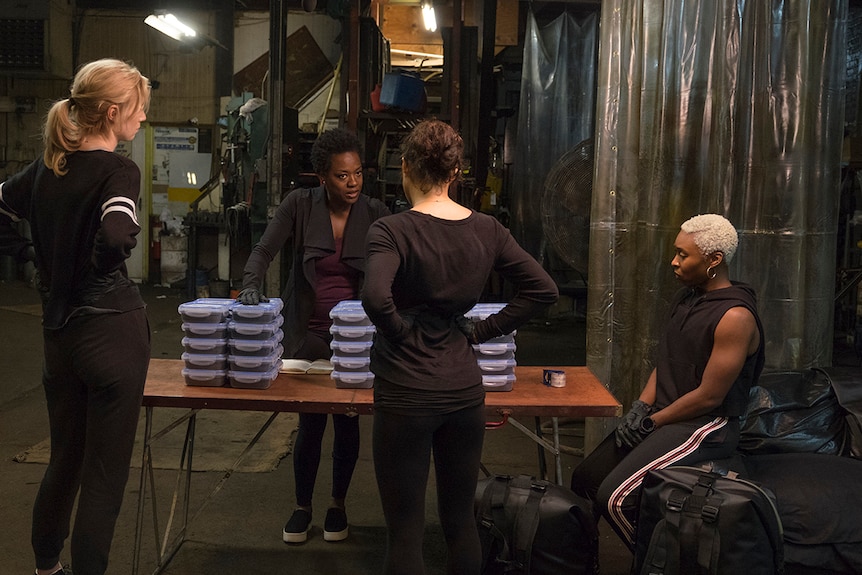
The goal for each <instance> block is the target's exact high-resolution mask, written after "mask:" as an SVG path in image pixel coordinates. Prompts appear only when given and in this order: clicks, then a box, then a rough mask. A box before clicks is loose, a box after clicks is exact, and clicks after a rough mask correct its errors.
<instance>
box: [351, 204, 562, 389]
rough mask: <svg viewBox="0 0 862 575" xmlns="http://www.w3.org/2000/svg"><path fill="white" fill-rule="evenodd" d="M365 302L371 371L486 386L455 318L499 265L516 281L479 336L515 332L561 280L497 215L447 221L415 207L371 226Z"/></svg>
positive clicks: (413, 384)
mask: <svg viewBox="0 0 862 575" xmlns="http://www.w3.org/2000/svg"><path fill="white" fill-rule="evenodd" d="M367 243H368V255H367V260H366V271H365V285H364V287H363V289H362V303H363V306H364V308H365V310H366V313H367V314H368V316H369V318H370V319H371V321H372V322H373V323H374V325H375V326H376V327H377V333H376V335H375V339H374V345H373V347H372V350H371V370H372V372H374V374H375V375H377V376H379V377H381V378H383V379H385V380H387V381H391V382H396V383H397V384H398V385H401V386H404V387H408V388H414V389H425V390H441V391H442V390H446V391H455V390H462V389H468V388H473V389H475V386H481V385H482V374H481V371H480V370H479V367H478V365H477V363H476V355H475V353H474V351H473V349H472V346H471V344H470V342H469V341H468V340H467V337H466V336H465V335H464V334H463V333H462V332H461V330H460V329H458V327H457V324H456V320H457V318H458V316H462V315H463V314H464V313H466V312H468V311H469V310H470V309H471V308H472V307H473V306H474V305H475V304H476V303H477V302H478V301H479V298H480V297H481V295H482V292H483V290H484V288H485V285H486V283H487V281H488V277H489V275H490V274H491V272H492V270H496V271H497V272H499V273H500V274H501V275H502V276H503V277H504V278H505V279H506V280H508V281H510V282H512V283H513V284H514V286H515V288H516V294H515V296H514V297H513V298H512V299H511V300H510V301H509V302H508V304H507V305H506V306H505V307H504V308H503V309H502V310H501V311H500V312H499V313H496V314H494V315H491V316H490V317H488V318H487V319H485V320H483V321H480V322H478V323H477V325H476V335H477V339H478V340H479V341H486V340H488V339H491V338H493V337H497V336H500V335H504V334H507V333H510V332H511V331H513V330H514V329H516V328H517V327H518V326H520V325H521V324H523V323H524V322H526V321H527V320H528V319H530V318H531V317H532V316H534V315H536V314H537V313H539V312H541V311H542V310H544V309H545V308H546V307H547V306H549V305H551V304H553V303H554V302H555V301H556V300H557V297H558V292H557V286H556V284H555V283H554V281H553V280H552V279H551V277H550V276H549V275H548V274H547V272H546V271H545V270H544V269H543V268H542V266H541V265H539V263H538V262H536V260H535V259H533V258H532V257H531V256H530V255H529V254H528V253H527V252H525V251H524V250H523V249H522V248H521V247H520V246H519V245H518V243H517V242H516V241H515V240H514V238H513V237H512V236H511V234H510V233H509V231H508V230H507V229H506V228H504V227H503V226H502V224H500V223H499V222H498V221H497V220H496V219H494V218H493V217H490V216H487V215H485V214H480V213H476V212H473V213H472V214H471V215H470V216H468V217H467V218H465V219H463V220H455V221H452V220H443V219H439V218H435V217H433V216H430V215H428V214H424V213H419V212H416V211H407V212H403V213H400V214H395V215H392V216H389V217H388V218H383V219H381V220H378V221H377V222H375V223H374V224H373V225H372V226H371V229H370V230H369V233H368V241H367Z"/></svg>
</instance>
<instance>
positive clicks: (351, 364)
mask: <svg viewBox="0 0 862 575" xmlns="http://www.w3.org/2000/svg"><path fill="white" fill-rule="evenodd" d="M330 361H331V362H332V365H334V366H336V367H346V368H349V369H356V368H359V367H365V366H367V365H368V364H370V363H371V358H370V357H368V356H364V357H363V356H359V357H343V356H340V355H338V354H332V358H331V359H330Z"/></svg>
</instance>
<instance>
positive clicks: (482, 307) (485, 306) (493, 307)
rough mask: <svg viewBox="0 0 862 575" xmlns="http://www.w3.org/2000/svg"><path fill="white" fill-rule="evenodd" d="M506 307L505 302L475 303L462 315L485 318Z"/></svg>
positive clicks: (475, 318) (476, 318)
mask: <svg viewBox="0 0 862 575" xmlns="http://www.w3.org/2000/svg"><path fill="white" fill-rule="evenodd" d="M504 307H506V304H505V303H477V304H476V305H474V306H473V307H472V308H471V309H470V311H468V312H467V313H465V314H464V317H466V318H469V319H474V320H479V319H485V318H487V317H488V316H490V315H494V314H495V313H497V312H499V311H500V310H502V309H503V308H504Z"/></svg>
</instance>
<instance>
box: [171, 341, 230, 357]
mask: <svg viewBox="0 0 862 575" xmlns="http://www.w3.org/2000/svg"><path fill="white" fill-rule="evenodd" d="M182 344H183V349H185V350H186V352H188V353H207V354H216V355H221V354H224V353H227V340H226V339H210V338H200V337H184V338H183V339H182Z"/></svg>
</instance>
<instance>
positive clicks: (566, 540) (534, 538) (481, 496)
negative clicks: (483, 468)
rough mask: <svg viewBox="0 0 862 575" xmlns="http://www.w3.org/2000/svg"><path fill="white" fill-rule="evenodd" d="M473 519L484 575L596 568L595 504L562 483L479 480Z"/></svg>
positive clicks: (582, 572) (577, 573) (582, 574)
mask: <svg viewBox="0 0 862 575" xmlns="http://www.w3.org/2000/svg"><path fill="white" fill-rule="evenodd" d="M476 522H477V524H478V527H479V536H480V538H481V539H482V553H483V561H482V574H483V575H501V574H503V573H505V574H506V575H559V574H561V573H565V574H566V575H592V574H593V573H597V572H598V531H597V528H596V520H595V518H594V515H593V505H592V503H590V502H589V501H588V500H586V499H584V498H582V497H580V496H578V495H576V494H575V493H574V492H573V491H571V490H570V489H568V488H566V487H562V486H560V485H556V484H554V483H551V482H548V481H544V480H541V479H535V478H533V477H530V476H529V475H519V476H517V477H512V476H509V475H496V476H492V477H488V478H486V479H481V480H479V485H478V487H477V489H476Z"/></svg>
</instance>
